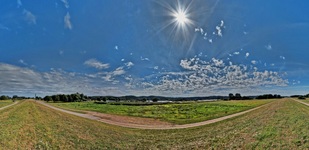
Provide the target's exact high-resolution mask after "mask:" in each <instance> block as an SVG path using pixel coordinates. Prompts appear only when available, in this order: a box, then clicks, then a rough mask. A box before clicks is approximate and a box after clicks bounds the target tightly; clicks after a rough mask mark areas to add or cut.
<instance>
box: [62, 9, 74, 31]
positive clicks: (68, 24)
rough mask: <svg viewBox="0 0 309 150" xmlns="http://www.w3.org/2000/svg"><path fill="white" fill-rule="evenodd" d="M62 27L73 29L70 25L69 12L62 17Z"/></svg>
mask: <svg viewBox="0 0 309 150" xmlns="http://www.w3.org/2000/svg"><path fill="white" fill-rule="evenodd" d="M64 27H65V28H67V29H70V30H72V28H73V26H72V23H71V16H70V13H69V12H67V14H66V15H65V16H64Z"/></svg>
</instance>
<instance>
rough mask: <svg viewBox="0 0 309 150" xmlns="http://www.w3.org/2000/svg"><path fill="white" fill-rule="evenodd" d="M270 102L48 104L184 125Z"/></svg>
mask: <svg viewBox="0 0 309 150" xmlns="http://www.w3.org/2000/svg"><path fill="white" fill-rule="evenodd" d="M271 101H273V100H250V101H217V102H203V103H186V104H165V105H152V106H127V105H110V104H95V103H93V102H75V103H50V104H52V105H54V106H57V107H62V108H66V109H75V110H89V111H96V112H101V113H109V114H117V115H127V116H137V117H147V118H157V119H161V120H164V121H167V122H171V123H175V124H187V123H194V122H201V121H205V120H209V119H214V118H218V117H222V116H226V115H229V114H233V113H237V112H241V111H244V110H248V109H251V108H254V107H257V106H260V105H263V104H266V103H269V102H271Z"/></svg>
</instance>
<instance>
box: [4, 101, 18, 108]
mask: <svg viewBox="0 0 309 150" xmlns="http://www.w3.org/2000/svg"><path fill="white" fill-rule="evenodd" d="M17 103H18V102H17V101H16V102H14V103H13V104H10V105H6V106H4V107H1V108H0V110H3V109H6V108H8V107H11V106H13V105H16V104H17Z"/></svg>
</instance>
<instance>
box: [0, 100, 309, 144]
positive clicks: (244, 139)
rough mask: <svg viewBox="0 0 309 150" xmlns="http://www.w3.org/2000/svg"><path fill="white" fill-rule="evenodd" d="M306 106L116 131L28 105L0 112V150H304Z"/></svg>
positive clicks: (286, 103)
mask: <svg viewBox="0 0 309 150" xmlns="http://www.w3.org/2000/svg"><path fill="white" fill-rule="evenodd" d="M308 122H309V107H308V106H305V105H303V104H300V103H298V102H296V101H293V100H289V99H285V100H278V101H275V102H273V103H272V104H271V105H267V106H265V107H262V108H260V109H258V110H256V111H253V112H250V113H248V114H245V115H243V116H239V117H236V118H232V119H229V120H226V121H222V122H218V123H215V124H211V125H207V126H201V127H197V128H189V129H179V130H139V129H129V128H121V127H116V126H112V125H107V124H104V123H100V122H96V121H92V120H87V119H83V118H79V117H75V116H72V115H68V114H65V113H61V112H57V111H54V110H51V109H49V108H47V107H45V106H42V105H39V104H36V103H35V102H33V101H25V102H22V103H21V104H18V105H15V106H13V107H10V108H7V109H5V110H2V111H0V126H1V130H0V147H1V148H0V149H308V148H309V135H308V133H309V128H308Z"/></svg>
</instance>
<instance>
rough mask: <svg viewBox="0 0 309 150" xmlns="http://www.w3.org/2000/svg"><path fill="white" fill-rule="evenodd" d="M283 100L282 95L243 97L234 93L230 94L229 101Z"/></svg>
mask: <svg viewBox="0 0 309 150" xmlns="http://www.w3.org/2000/svg"><path fill="white" fill-rule="evenodd" d="M280 98H282V96H281V95H278V94H274V95H273V94H264V95H259V96H250V97H249V96H241V94H240V93H236V94H235V95H234V94H233V93H230V94H229V100H251V99H280Z"/></svg>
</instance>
